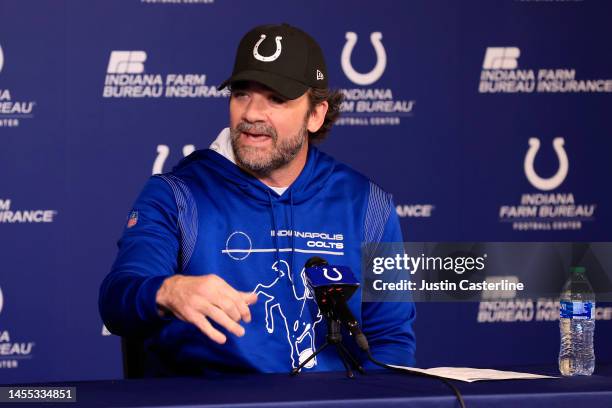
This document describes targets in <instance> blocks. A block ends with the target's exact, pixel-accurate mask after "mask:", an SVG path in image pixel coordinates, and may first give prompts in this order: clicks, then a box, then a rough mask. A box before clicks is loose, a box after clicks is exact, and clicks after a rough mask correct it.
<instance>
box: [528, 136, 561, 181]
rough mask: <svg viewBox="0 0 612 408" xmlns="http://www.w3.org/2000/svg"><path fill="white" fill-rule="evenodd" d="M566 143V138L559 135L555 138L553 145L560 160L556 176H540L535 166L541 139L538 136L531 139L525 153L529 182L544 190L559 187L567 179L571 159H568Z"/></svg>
mask: <svg viewBox="0 0 612 408" xmlns="http://www.w3.org/2000/svg"><path fill="white" fill-rule="evenodd" d="M564 143H565V140H563V138H562V137H557V138H555V140H553V147H554V149H555V153H556V154H557V159H558V160H559V168H558V169H557V173H555V175H554V176H552V177H550V178H542V177H540V176H538V174H537V173H536V171H535V169H534V167H533V162H534V161H535V157H536V154H537V153H538V150H539V149H540V140H539V139H538V138H536V137H532V138H530V139H529V150H527V154H526V155H525V163H524V169H525V175H526V176H527V180H529V182H530V183H531V184H532V185H533V186H534V187H535V188H537V189H539V190H543V191H548V190H553V189H555V188H557V187H559V186H560V185H561V183H563V181H564V180H565V177H567V172H568V170H569V161H568V159H567V153H566V152H565V149H564V148H563V144H564Z"/></svg>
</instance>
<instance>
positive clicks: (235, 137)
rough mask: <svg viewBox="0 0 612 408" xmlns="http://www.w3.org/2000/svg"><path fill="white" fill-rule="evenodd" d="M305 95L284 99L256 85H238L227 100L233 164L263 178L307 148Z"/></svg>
mask: <svg viewBox="0 0 612 408" xmlns="http://www.w3.org/2000/svg"><path fill="white" fill-rule="evenodd" d="M307 126H308V95H306V94H304V95H302V96H300V97H299V98H297V99H290V100H288V99H285V98H283V97H282V96H280V95H279V94H277V93H276V92H274V91H273V90H271V89H269V88H267V87H265V86H263V85H260V84H258V83H256V82H245V83H238V84H235V85H234V86H233V87H232V95H231V99H230V132H231V137H232V148H233V149H234V155H235V157H236V161H237V163H238V164H239V165H240V166H241V167H243V168H245V169H247V170H249V171H251V172H253V173H255V174H256V175H261V176H266V175H269V174H270V172H272V171H274V170H277V169H279V168H281V167H284V166H286V165H287V164H289V163H290V162H291V161H293V160H294V159H295V157H296V156H297V155H298V153H300V152H301V151H303V150H305V149H307V147H308V144H307V139H308V131H307Z"/></svg>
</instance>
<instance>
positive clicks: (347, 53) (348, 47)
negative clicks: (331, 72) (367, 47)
mask: <svg viewBox="0 0 612 408" xmlns="http://www.w3.org/2000/svg"><path fill="white" fill-rule="evenodd" d="M381 40H382V34H381V33H380V32H379V31H376V32H373V33H372V34H370V42H371V43H372V46H373V47H374V51H376V65H375V66H374V68H373V69H372V70H371V71H370V72H368V73H366V74H360V73H359V72H357V71H355V69H354V68H353V65H352V64H351V54H352V53H353V48H355V44H356V43H357V34H355V33H354V32H352V31H349V32H347V33H346V44H344V48H343V49H342V57H341V62H342V70H343V71H344V73H345V74H346V76H347V77H348V78H349V79H350V80H351V81H353V82H354V83H356V84H357V85H370V84H373V83H374V82H376V81H378V79H379V78H380V77H381V76H382V74H383V72H385V68H386V67H387V53H386V52H385V47H383V44H382V42H381Z"/></svg>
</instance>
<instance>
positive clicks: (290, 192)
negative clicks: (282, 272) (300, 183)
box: [289, 190, 295, 288]
mask: <svg viewBox="0 0 612 408" xmlns="http://www.w3.org/2000/svg"><path fill="white" fill-rule="evenodd" d="M289 208H290V214H291V218H290V230H291V270H290V271H289V273H290V274H291V278H290V280H291V285H292V286H293V287H294V288H295V284H294V283H293V277H294V276H295V275H294V274H293V271H294V269H293V267H294V264H295V225H293V190H289Z"/></svg>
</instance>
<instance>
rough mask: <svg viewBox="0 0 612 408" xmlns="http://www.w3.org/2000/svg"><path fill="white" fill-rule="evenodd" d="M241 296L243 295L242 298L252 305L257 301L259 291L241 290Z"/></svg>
mask: <svg viewBox="0 0 612 408" xmlns="http://www.w3.org/2000/svg"><path fill="white" fill-rule="evenodd" d="M240 296H242V299H243V300H244V301H245V302H246V304H247V305H252V304H255V302H257V293H255V292H240Z"/></svg>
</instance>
